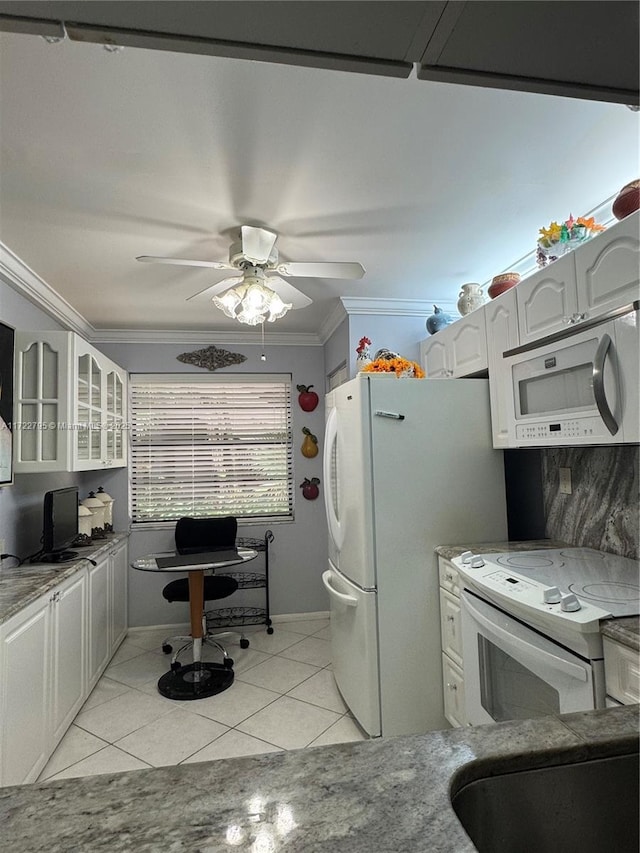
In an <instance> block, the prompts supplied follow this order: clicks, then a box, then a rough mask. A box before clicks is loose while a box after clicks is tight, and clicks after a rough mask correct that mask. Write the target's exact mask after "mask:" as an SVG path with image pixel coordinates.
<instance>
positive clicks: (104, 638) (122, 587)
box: [87, 541, 128, 690]
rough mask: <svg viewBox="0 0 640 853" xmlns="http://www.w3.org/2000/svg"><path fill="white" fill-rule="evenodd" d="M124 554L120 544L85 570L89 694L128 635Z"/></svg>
mask: <svg viewBox="0 0 640 853" xmlns="http://www.w3.org/2000/svg"><path fill="white" fill-rule="evenodd" d="M127 553H128V549H127V543H126V541H125V542H120V543H118V544H116V545H115V546H114V547H113V549H112V550H110V551H109V552H108V553H107V554H103V555H101V557H100V558H99V559H98V560H97V561H96V563H97V564H96V565H95V566H91V565H90V566H89V567H88V569H87V588H88V600H89V610H88V614H89V619H88V653H87V661H88V667H89V671H88V685H89V690H92V689H93V688H94V687H95V684H96V682H97V681H98V679H99V678H100V676H101V675H102V673H103V672H104V670H105V668H106V666H107V664H108V663H109V661H110V660H111V658H112V657H113V655H114V653H115V651H116V649H117V648H118V646H119V645H120V643H121V642H122V641H123V640H124V638H125V636H126V634H127V572H128V557H127Z"/></svg>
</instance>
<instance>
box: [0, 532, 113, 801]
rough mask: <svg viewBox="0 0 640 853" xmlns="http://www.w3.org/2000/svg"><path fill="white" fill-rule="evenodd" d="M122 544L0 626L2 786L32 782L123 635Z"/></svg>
mask: <svg viewBox="0 0 640 853" xmlns="http://www.w3.org/2000/svg"><path fill="white" fill-rule="evenodd" d="M127 564H128V558H127V541H126V540H124V541H121V542H118V543H116V544H115V545H114V546H113V548H112V549H111V550H110V551H109V552H107V553H106V554H105V553H103V554H100V556H99V557H98V558H97V564H96V565H95V566H92V565H90V564H89V565H88V567H87V568H85V567H84V566H83V567H82V568H80V569H79V570H78V571H77V572H75V573H74V574H73V575H71V576H70V577H68V578H66V579H65V580H63V581H61V583H60V584H58V585H57V586H56V587H54V588H53V589H51V590H49V591H48V592H47V593H45V594H44V595H42V596H41V597H40V598H38V599H36V600H35V601H33V602H32V603H31V604H29V605H28V606H27V607H25V608H24V609H23V610H21V611H20V612H19V613H16V614H15V615H14V616H12V617H11V618H10V619H8V620H7V621H6V622H5V623H4V624H2V625H0V785H2V786H4V785H19V784H22V783H24V782H34V781H35V780H36V779H37V778H38V776H39V775H40V773H41V771H42V769H43V768H44V766H45V764H46V763H47V761H48V760H49V758H50V756H51V754H52V753H53V751H54V750H55V748H56V746H57V745H58V743H59V742H60V740H61V738H62V737H63V735H64V733H65V732H66V731H67V729H68V728H69V726H70V725H71V723H72V722H73V720H74V718H75V716H76V714H77V713H78V711H79V710H80V708H81V707H82V705H83V703H84V702H85V700H86V698H87V696H88V695H89V693H90V692H91V690H92V689H93V687H94V686H95V683H96V681H97V680H98V678H99V677H100V675H101V674H102V672H103V671H104V669H105V667H106V666H107V664H108V662H109V660H110V659H111V657H112V656H113V654H114V652H115V650H116V649H117V647H118V646H119V644H120V643H121V642H122V640H123V639H124V637H125V636H126V633H127V585H126V584H127Z"/></svg>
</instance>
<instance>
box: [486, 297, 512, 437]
mask: <svg viewBox="0 0 640 853" xmlns="http://www.w3.org/2000/svg"><path fill="white" fill-rule="evenodd" d="M483 310H484V317H485V323H486V327H487V362H488V365H489V398H490V400H491V433H492V435H493V446H494V447H508V444H509V399H510V397H509V393H508V391H509V383H510V382H511V377H510V374H509V371H508V370H507V368H506V366H505V362H504V359H503V357H502V354H503V353H504V352H505V351H506V350H508V349H512V348H513V347H516V346H517V345H518V313H517V308H516V294H515V288H514V289H511V290H507V291H506V293H503V294H502V295H501V296H498V297H496V299H493V300H492V301H491V302H489V303H487V304H486V305H484V306H483Z"/></svg>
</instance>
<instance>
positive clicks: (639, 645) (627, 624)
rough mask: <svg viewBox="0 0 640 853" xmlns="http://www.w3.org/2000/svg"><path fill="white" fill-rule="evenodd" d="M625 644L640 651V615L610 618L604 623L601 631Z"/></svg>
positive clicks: (603, 634)
mask: <svg viewBox="0 0 640 853" xmlns="http://www.w3.org/2000/svg"><path fill="white" fill-rule="evenodd" d="M600 633H601V634H602V636H603V637H609V638H610V639H611V640H615V641H616V642H617V643H622V645H623V646H629V648H631V649H635V650H636V651H637V652H640V616H626V617H625V618H623V619H609V620H608V621H607V622H603V623H602V630H601V632H600Z"/></svg>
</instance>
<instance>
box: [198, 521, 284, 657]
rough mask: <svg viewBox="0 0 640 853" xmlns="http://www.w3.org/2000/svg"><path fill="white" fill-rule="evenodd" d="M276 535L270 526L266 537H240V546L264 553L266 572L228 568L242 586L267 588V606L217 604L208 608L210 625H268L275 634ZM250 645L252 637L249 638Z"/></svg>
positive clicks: (219, 626) (221, 626)
mask: <svg viewBox="0 0 640 853" xmlns="http://www.w3.org/2000/svg"><path fill="white" fill-rule="evenodd" d="M273 539H274V536H273V533H272V532H271V531H270V530H267V531H266V533H265V534H264V537H263V538H262V539H255V538H250V537H246V536H245V537H243V536H240V537H238V539H237V540H236V545H237V547H239V548H253V549H254V551H260V552H263V553H264V572H245V571H242V570H239V571H236V572H225V574H227V575H230V576H231V577H232V578H234V579H235V580H236V581H237V582H238V589H264V590H265V606H264V607H217V608H215V609H214V610H207V612H206V619H207V629H214V628H227V627H228V628H234V627H240V626H242V625H266V626H267V633H268V634H273V628H272V627H271V617H270V615H269V545H270V544H271V542H273ZM247 645H248V641H247Z"/></svg>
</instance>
